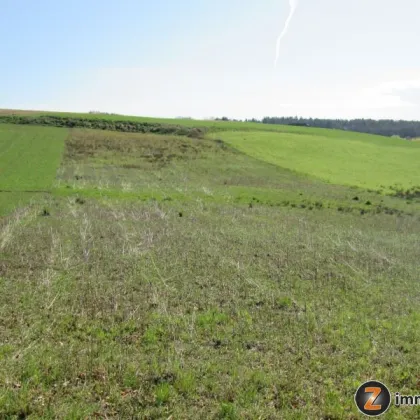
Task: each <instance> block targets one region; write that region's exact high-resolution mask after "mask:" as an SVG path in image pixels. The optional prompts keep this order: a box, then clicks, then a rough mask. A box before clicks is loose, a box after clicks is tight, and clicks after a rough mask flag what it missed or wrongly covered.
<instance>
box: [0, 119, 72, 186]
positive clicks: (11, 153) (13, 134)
mask: <svg viewBox="0 0 420 420" xmlns="http://www.w3.org/2000/svg"><path fill="white" fill-rule="evenodd" d="M67 135H68V132H67V130H63V129H56V128H49V127H26V126H17V125H0V190H10V191H15V192H16V191H27V190H42V189H48V188H49V187H51V184H52V181H53V180H54V177H55V173H56V170H57V167H58V166H59V164H60V161H61V156H62V153H63V149H64V141H65V139H66V137H67Z"/></svg>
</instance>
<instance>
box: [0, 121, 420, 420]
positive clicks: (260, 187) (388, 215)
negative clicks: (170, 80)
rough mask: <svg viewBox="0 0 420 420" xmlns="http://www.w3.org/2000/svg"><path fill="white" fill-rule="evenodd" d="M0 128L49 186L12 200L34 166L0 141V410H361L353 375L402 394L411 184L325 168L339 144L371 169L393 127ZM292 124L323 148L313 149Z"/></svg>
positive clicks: (71, 414) (412, 318)
mask: <svg viewBox="0 0 420 420" xmlns="http://www.w3.org/2000/svg"><path fill="white" fill-rule="evenodd" d="M295 128H298V127H295ZM0 130H2V131H0V134H1V133H3V134H2V135H0V144H6V143H7V142H9V143H8V144H12V145H13V146H14V147H22V148H23V149H24V148H25V147H28V145H29V146H30V147H32V148H34V149H36V148H37V147H38V148H39V149H40V150H44V152H43V153H38V152H37V151H34V152H33V154H30V153H29V152H28V154H27V156H28V159H29V157H30V156H32V158H33V160H32V163H30V167H32V168H33V171H35V172H36V171H38V170H39V172H37V174H38V175H36V177H35V179H38V181H36V182H37V188H41V186H42V188H43V189H45V191H46V192H45V193H39V194H32V195H31V196H30V200H29V201H27V202H22V204H21V205H20V207H19V208H17V209H14V210H13V211H12V208H11V207H10V205H9V206H8V202H9V201H8V200H9V198H10V196H6V195H4V194H9V195H10V194H12V195H14V196H15V198H14V199H18V197H20V196H21V194H25V193H24V192H23V191H24V190H25V188H27V187H26V186H27V185H29V182H32V181H30V180H29V176H30V174H32V173H33V172H30V173H29V172H26V173H25V172H24V171H25V169H24V168H25V167H26V166H21V167H20V169H19V166H18V165H19V159H18V156H19V154H17V153H13V154H9V155H8V157H7V159H6V158H5V157H4V156H5V155H0V167H1V165H4V166H3V167H4V168H9V169H8V171H12V170H14V171H15V173H16V174H18V173H19V176H17V175H16V176H15V177H14V176H12V175H10V176H9V178H8V179H9V181H8V182H9V184H8V185H9V189H10V190H11V189H13V190H14V192H9V193H0V208H2V209H3V214H6V212H7V216H3V217H1V218H0V417H1V418H10V419H12V418H13V419H14V418H29V419H38V418H45V419H55V418H74V419H79V418H142V419H143V418H145V419H160V418H165V419H168V418H173V419H175V418H188V419H197V418H213V419H242V418H245V419H246V418H248V419H254V418H261V419H308V418H319V419H330V420H332V419H358V418H360V415H359V414H358V412H357V409H356V407H355V405H354V402H353V396H354V392H355V391H356V389H357V387H358V386H359V385H360V384H361V383H363V382H364V381H365V380H368V379H372V378H374V379H377V380H381V381H383V382H384V383H385V384H387V385H388V386H389V388H390V389H391V390H393V391H400V392H402V393H405V394H416V393H417V394H418V387H419V377H418V376H417V375H416V373H415V372H416V367H417V366H418V365H419V362H420V356H419V353H418V351H417V347H418V346H417V343H418V342H419V340H420V328H419V327H420V305H419V301H420V300H419V298H420V295H419V293H420V292H419V289H418V287H417V283H418V255H419V252H420V244H419V241H418V235H419V234H420V200H419V198H418V197H417V196H415V195H413V196H396V195H395V194H392V192H391V191H385V190H384V191H382V193H379V192H377V191H373V189H372V190H367V189H366V188H362V187H361V186H360V185H363V183H362V182H359V183H356V182H355V183H354V184H355V185H346V184H348V182H347V181H348V180H349V178H348V177H349V176H350V172H349V174H347V176H344V175H341V178H339V176H340V175H337V180H336V182H325V181H324V180H322V173H323V171H324V169H323V168H324V167H325V163H326V162H328V161H329V159H330V155H331V154H332V153H334V154H335V157H336V158H337V159H339V158H340V150H351V151H352V152H351V153H348V154H345V159H344V158H342V160H343V161H352V162H347V164H348V165H350V164H351V163H352V165H353V166H352V167H353V168H356V169H357V168H359V170H361V171H362V170H363V171H364V172H363V174H365V175H366V177H365V178H363V177H360V178H359V181H363V180H364V179H366V180H367V181H366V182H368V183H372V184H375V182H376V181H377V180H378V178H380V175H379V174H374V175H369V171H368V169H369V167H370V166H369V165H373V166H375V165H376V167H381V165H383V164H384V162H391V161H392V160H391V158H390V154H391V152H388V151H389V150H392V151H393V152H392V153H394V152H395V151H396V150H398V145H399V144H400V143H398V144H395V145H394V144H392V145H391V144H388V145H385V144H386V143H384V144H383V145H382V144H376V143H375V142H379V140H378V138H376V137H374V136H364V135H359V134H357V135H356V137H357V138H359V136H361V137H363V140H360V141H359V140H354V138H353V135H352V134H351V133H343V137H337V138H336V139H335V141H336V144H337V145H338V144H340V145H342V147H343V149H340V148H339V147H338V146H336V144H332V139H333V138H334V136H336V134H334V133H332V134H331V133H329V134H328V135H327V136H323V135H316V136H315V135H313V131H312V130H308V131H307V132H306V134H302V135H301V136H302V138H296V139H294V137H293V136H296V137H299V136H297V135H296V134H295V133H286V134H273V133H267V132H261V133H259V134H258V136H260V139H261V145H262V146H261V148H258V147H257V145H256V143H257V141H256V138H257V134H256V133H255V131H253V130H249V131H247V130H246V132H245V133H244V132H239V130H238V132H236V130H235V132H232V130H231V129H229V130H227V131H220V132H217V133H214V132H212V130H211V129H209V130H208V133H207V134H206V135H205V136H204V137H203V138H194V137H185V136H179V135H174V134H153V133H123V132H116V131H106V130H90V129H84V128H71V129H68V128H49V127H32V126H30V125H25V126H20V125H1V124H0ZM33 130H34V131H33ZM49 130H53V131H49ZM299 130H303V131H305V129H302V128H299ZM326 131H328V130H326ZM4 133H7V134H4ZM34 133H38V134H36V136H35V134H34ZM341 133H342V132H341ZM273 135H274V137H273ZM347 135H348V136H349V137H346V136H347ZM34 136H35V137H34ZM25 137H27V140H22V139H24V138H25ZM315 137H316V139H315ZM7 139H9V140H7ZM10 139H16V140H15V141H16V143H15V142H10ZM19 139H21V140H19ZM28 139H32V140H31V141H30V140H28ZM35 139H36V140H35ZM292 139H294V140H293V141H295V142H296V143H299V145H300V147H301V154H302V161H305V162H306V164H307V165H309V167H312V169H313V173H309V172H308V171H307V170H303V169H304V168H302V167H299V166H298V163H299V162H298V159H297V158H296V156H297V154H298V151H297V150H296V148H293V147H292V146H291V145H290V143H291V142H292ZM309 139H312V141H319V142H320V143H322V144H324V145H325V147H324V150H326V151H328V148H329V147H330V146H331V152H329V153H330V155H328V156H327V157H325V156H324V154H322V153H316V150H312V152H311V153H313V155H312V161H310V159H309V158H308V156H309V152H307V151H306V147H310V144H309V143H310V140H309ZM330 139H331V140H330ZM380 139H381V140H382V139H383V138H380ZM2 141H3V143H1V142H2ZM19 141H21V142H23V143H19ZM55 141H56V142H57V143H55ZM385 141H386V139H385ZM401 142H402V143H401V149H404V148H405V147H406V146H405V145H406V143H404V142H403V141H402V140H401ZM19 144H24V145H26V146H19ZM52 145H53V146H52ZM375 145H376V146H375ZM10 147H11V146H10ZM359 147H360V150H361V152H360V153H361V154H366V153H367V154H368V153H370V155H369V156H368V159H366V160H364V159H362V160H361V161H359V160H358V155H357V153H356V150H357V148H359ZM375 147H377V148H376V155H377V156H378V159H377V160H375V153H373V149H374V148H375ZM4 150H6V149H5V147H4ZM59 150H60V152H58V151H59ZM281 150H283V151H284V152H283V153H284V154H288V156H289V159H288V162H289V163H290V162H292V163H293V165H292V164H291V163H290V164H288V162H286V161H285V160H282V156H281ZM407 150H410V156H408V155H406V154H404V153H405V152H400V153H401V154H400V155H399V159H401V160H403V159H406V160H407V162H406V165H404V167H398V171H395V176H396V177H399V178H398V179H399V180H400V182H401V183H403V184H405V185H408V184H406V179H407V178H409V179H411V178H412V176H414V179H417V178H415V176H417V175H416V172H415V171H414V172H413V168H412V166H411V154H415V151H414V152H413V150H414V149H412V150H411V149H407ZM45 151H47V152H45ZM23 152H24V151H22V153H23ZM45 153H47V154H48V153H49V154H50V155H49V156H50V157H51V162H50V164H49V165H47V168H48V170H47V169H45V171H44V169H42V171H43V172H42V171H41V165H38V164H37V162H39V161H40V159H46V158H45ZM326 153H327V152H326ZM388 153H389V154H388ZM397 153H398V152H397ZM12 160H14V162H15V164H14V165H12ZM6 161H7V162H6ZM311 162H312V163H311ZM310 164H311V165H312V166H310ZM363 164H365V166H363ZM6 165H7V166H6ZM366 165H367V166H366ZM337 166H339V165H337ZM42 168H44V166H42ZM361 168H362V169H361ZM16 171H18V172H16ZM389 171H390V172H391V171H392V169H391V168H390V169H389ZM315 172H316V173H315ZM397 172H399V173H397ZM24 174H25V176H26V177H27V178H28V179H24V178H25V176H24ZM404 174H405V177H404V176H403V175H404ZM413 174H414V175H413ZM331 176H332V175H331ZM386 176H387V175H386V174H385V175H384V177H386ZM374 177H376V180H375V179H374ZM2 179H3V178H2ZM5 179H6V178H5ZM384 179H385V180H387V178H384ZM17 180H20V181H19V182H18V181H17ZM331 181H334V179H331ZM384 182H385V181H384ZM386 182H388V181H386ZM386 182H385V184H386ZM19 183H21V184H22V188H19V185H20V184H19ZM350 184H352V182H351V179H350ZM34 185H35V184H34ZM375 185H376V184H375ZM23 186H24V187H25V188H23ZM12 187H13V188H12ZM2 197H3V198H2ZM16 197H17V198H16ZM2 200H3V201H2ZM419 414H420V412H419V410H418V408H413V407H405V408H403V407H401V408H397V407H392V408H391V409H390V412H389V416H391V417H390V418H395V419H405V418H409V419H410V418H412V419H415V418H418V417H419Z"/></svg>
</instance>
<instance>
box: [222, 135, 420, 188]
mask: <svg viewBox="0 0 420 420" xmlns="http://www.w3.org/2000/svg"><path fill="white" fill-rule="evenodd" d="M348 134H349V133H344V135H340V136H338V135H337V136H329V137H326V136H314V135H312V134H309V130H308V134H305V135H302V134H299V135H297V134H293V133H288V134H277V133H267V132H266V133H263V132H226V133H218V134H217V136H219V137H221V138H222V139H223V140H225V141H226V142H228V143H229V144H230V145H232V146H233V147H235V148H237V149H238V150H241V151H242V152H244V153H246V154H248V155H250V156H253V157H255V158H257V159H261V160H263V161H265V162H269V163H273V164H275V165H278V166H281V167H283V168H289V169H292V170H295V171H298V172H300V173H304V174H308V175H311V176H315V177H317V178H321V179H324V180H326V181H328V182H331V183H334V184H342V185H355V186H359V187H363V188H372V189H381V188H383V189H384V190H387V189H388V188H389V187H390V186H394V185H396V184H399V185H401V186H403V187H407V188H409V187H413V186H419V185H420V171H419V170H418V167H419V166H418V165H419V161H420V144H419V143H411V142H408V141H401V140H398V139H392V138H385V137H378V136H370V135H360V136H354V135H353V134H354V133H352V134H351V135H348Z"/></svg>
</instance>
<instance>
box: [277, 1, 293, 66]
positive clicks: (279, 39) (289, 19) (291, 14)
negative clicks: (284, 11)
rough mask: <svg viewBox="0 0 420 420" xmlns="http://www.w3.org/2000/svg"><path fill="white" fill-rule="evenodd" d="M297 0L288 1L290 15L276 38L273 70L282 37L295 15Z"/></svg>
mask: <svg viewBox="0 0 420 420" xmlns="http://www.w3.org/2000/svg"><path fill="white" fill-rule="evenodd" d="M298 2H299V0H289V3H290V13H289V17H288V18H287V20H286V23H285V24H284V28H283V30H282V32H281V34H280V35H279V37H278V38H277V46H276V59H275V61H274V68H275V67H276V66H277V61H278V59H279V53H280V44H281V40H282V39H283V37H284V36H285V35H286V34H287V31H288V29H289V25H290V22H291V21H292V18H293V15H294V14H295V11H296V9H297V6H298Z"/></svg>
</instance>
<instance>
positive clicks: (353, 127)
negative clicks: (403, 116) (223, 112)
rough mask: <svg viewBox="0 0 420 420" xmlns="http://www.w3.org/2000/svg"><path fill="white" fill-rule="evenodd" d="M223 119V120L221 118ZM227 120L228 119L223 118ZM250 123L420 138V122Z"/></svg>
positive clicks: (289, 120) (279, 120)
mask: <svg viewBox="0 0 420 420" xmlns="http://www.w3.org/2000/svg"><path fill="white" fill-rule="evenodd" d="M220 119H222V118H220ZM223 119H224V120H227V118H226V117H223ZM245 121H248V122H258V123H261V124H283V125H295V126H302V127H319V128H333V129H338V130H348V131H357V132H360V133H369V134H379V135H381V136H399V137H402V138H405V139H412V138H416V137H420V121H404V120H372V119H363V118H360V119H353V120H341V119H335V120H334V119H322V118H302V117H265V118H263V119H262V120H258V119H256V118H252V119H247V120H245Z"/></svg>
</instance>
